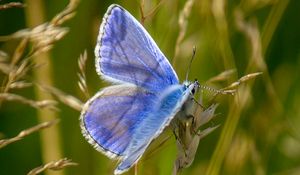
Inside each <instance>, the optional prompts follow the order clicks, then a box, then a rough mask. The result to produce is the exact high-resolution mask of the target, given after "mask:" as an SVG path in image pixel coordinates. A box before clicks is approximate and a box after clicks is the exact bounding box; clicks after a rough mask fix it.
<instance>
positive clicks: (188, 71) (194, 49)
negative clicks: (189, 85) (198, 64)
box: [185, 46, 196, 81]
mask: <svg viewBox="0 0 300 175" xmlns="http://www.w3.org/2000/svg"><path fill="white" fill-rule="evenodd" d="M195 55H196V46H194V47H193V55H192V58H191V60H190V62H189V67H188V70H187V72H186V75H185V81H187V80H188V78H189V73H190V71H191V66H192V62H193V60H194V57H195Z"/></svg>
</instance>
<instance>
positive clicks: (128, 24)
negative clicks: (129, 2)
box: [95, 5, 178, 92]
mask: <svg viewBox="0 0 300 175" xmlns="http://www.w3.org/2000/svg"><path fill="white" fill-rule="evenodd" d="M95 54H96V57H97V59H96V67H97V70H98V73H99V74H100V75H101V77H102V78H104V79H107V80H109V81H111V82H120V83H122V82H126V83H131V84H135V85H137V86H140V87H143V88H145V89H147V90H149V91H151V92H159V91H162V90H164V89H165V88H166V87H168V86H170V85H173V84H178V78H177V75H176V73H175V71H174V70H173V68H172V67H171V65H170V63H169V61H168V60H167V59H166V58H165V56H164V55H163V53H162V52H161V51H160V50H159V48H158V47H157V45H156V44H155V42H154V41H153V39H152V38H151V37H150V35H149V34H148V33H147V31H146V30H145V29H144V28H143V26H142V25H141V24H140V23H139V22H138V21H137V20H136V19H135V18H134V17H133V16H131V15H130V14H129V13H128V12H127V11H126V10H124V9H123V8H122V7H120V6H118V5H112V6H110V7H109V9H108V11H107V12H106V14H105V16H104V18H103V21H102V24H101V27H100V33H99V37H98V42H97V46H96V49H95Z"/></svg>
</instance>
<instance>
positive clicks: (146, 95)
mask: <svg viewBox="0 0 300 175" xmlns="http://www.w3.org/2000/svg"><path fill="white" fill-rule="evenodd" d="M95 55H96V70H97V73H98V74H99V76H100V77H101V78H102V79H104V80H107V81H108V82H111V83H112V84H114V85H112V86H109V87H106V88H104V89H102V90H101V91H99V92H98V93H96V95H94V96H93V97H92V98H91V99H89V100H88V101H87V102H86V103H85V105H84V106H83V109H82V112H81V116H80V125H81V129H82V133H83V135H84V137H85V138H86V139H87V141H88V142H89V143H90V144H91V145H93V146H94V148H95V149H96V150H98V151H100V152H102V153H103V154H104V155H106V156H108V157H109V158H111V159H118V160H120V163H119V164H118V166H117V168H116V169H115V171H114V173H115V174H121V173H123V172H125V171H127V170H128V169H129V168H131V167H132V166H133V165H134V164H136V163H137V162H138V160H139V159H140V158H141V156H142V155H143V153H144V152H145V150H146V149H147V147H148V146H149V144H150V143H151V142H152V141H153V140H154V139H155V138H156V137H158V136H159V135H160V133H161V132H162V131H163V130H164V129H165V128H166V126H168V125H169V124H170V122H171V121H172V119H173V118H174V117H175V116H176V114H177V116H186V115H187V114H185V115H178V114H179V113H181V114H182V113H185V112H186V111H187V106H190V105H189V104H190V103H191V101H192V99H193V96H194V93H195V91H196V90H197V88H198V87H199V83H198V81H194V82H188V81H185V82H184V83H182V84H180V83H179V80H178V76H177V75H176V72H175V71H174V69H173V68H172V66H171V64H170V63H169V61H168V59H167V58H166V57H165V56H164V54H163V53H162V52H161V51H160V49H159V48H158V46H157V45H156V43H155V42H154V40H153V39H152V38H151V36H150V35H149V34H148V32H147V31H146V30H145V29H144V27H143V26H142V25H141V24H140V23H139V22H138V21H137V20H136V19H135V18H134V17H133V16H132V15H131V14H130V13H129V12H127V11H126V10H125V9H124V8H122V7H121V6H119V5H115V4H113V5H111V6H110V7H109V8H108V10H107V12H106V13H105V15H104V17H103V21H102V24H101V25H100V31H99V35H98V40H97V44H96V48H95Z"/></svg>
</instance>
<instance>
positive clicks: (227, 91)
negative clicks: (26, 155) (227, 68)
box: [199, 84, 236, 95]
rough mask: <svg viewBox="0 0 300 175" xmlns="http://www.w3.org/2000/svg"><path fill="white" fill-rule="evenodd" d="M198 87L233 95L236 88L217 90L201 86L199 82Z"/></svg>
mask: <svg viewBox="0 0 300 175" xmlns="http://www.w3.org/2000/svg"><path fill="white" fill-rule="evenodd" d="M199 87H200V88H201V89H205V90H208V91H211V92H214V93H216V94H223V95H226V94H230V95H234V94H235V92H236V90H217V89H214V88H211V87H207V86H203V85H201V84H199Z"/></svg>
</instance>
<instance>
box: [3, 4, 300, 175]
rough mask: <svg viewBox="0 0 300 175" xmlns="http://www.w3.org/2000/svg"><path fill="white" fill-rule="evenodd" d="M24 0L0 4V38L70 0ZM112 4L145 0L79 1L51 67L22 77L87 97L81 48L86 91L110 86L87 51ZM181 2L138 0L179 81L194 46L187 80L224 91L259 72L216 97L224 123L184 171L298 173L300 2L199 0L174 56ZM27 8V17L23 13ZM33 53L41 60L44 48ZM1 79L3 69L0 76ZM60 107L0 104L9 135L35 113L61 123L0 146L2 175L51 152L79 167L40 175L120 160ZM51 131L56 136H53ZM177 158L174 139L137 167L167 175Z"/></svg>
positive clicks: (81, 172) (133, 8) (99, 170)
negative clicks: (219, 78) (82, 73)
mask: <svg viewBox="0 0 300 175" xmlns="http://www.w3.org/2000/svg"><path fill="white" fill-rule="evenodd" d="M8 2H11V1H6V0H3V1H0V4H5V3H8ZM22 2H23V3H25V4H26V6H25V7H24V8H10V9H5V10H0V35H1V36H4V35H8V34H11V33H14V32H16V31H18V30H21V29H24V28H27V27H28V25H31V24H29V23H30V20H31V18H34V17H37V18H38V17H41V19H42V20H43V21H44V22H46V21H49V20H51V19H52V18H53V17H54V16H55V15H56V14H57V13H59V12H60V11H61V10H62V9H64V8H65V7H66V6H67V4H68V2H69V1H67V0H51V1H46V0H45V1H38V0H33V1H22ZM38 2H40V3H38ZM112 3H117V4H120V5H121V6H123V7H124V8H125V9H127V10H128V11H129V12H130V13H131V14H132V15H133V16H135V17H136V18H137V19H138V20H140V19H141V13H140V9H139V5H140V3H141V2H140V1H137V0H136V1H109V0H84V1H81V2H80V3H79V5H78V8H77V9H76V10H75V11H76V15H75V16H74V17H73V18H72V19H70V20H69V21H67V22H66V23H64V24H63V25H62V26H63V27H67V28H68V29H69V32H68V33H67V35H66V36H65V37H64V38H62V39H61V40H60V41H58V42H56V43H55V44H54V47H53V49H52V50H50V51H49V52H48V56H49V60H50V63H51V64H50V65H44V66H41V67H39V68H38V69H36V70H34V71H30V72H29V73H28V75H27V76H26V79H27V80H29V81H32V82H35V81H38V82H40V81H42V83H43V81H44V80H45V79H47V80H45V81H46V82H48V83H49V82H50V83H51V85H52V86H54V87H56V88H58V89H60V90H62V91H63V92H65V93H67V94H70V95H72V96H75V97H77V98H79V99H81V100H82V101H85V100H86V99H85V98H84V95H83V94H82V93H81V91H80V89H79V87H78V86H77V83H78V77H77V72H78V63H77V62H78V57H79V55H80V54H82V53H83V52H84V50H87V53H88V60H87V69H86V75H87V85H88V89H89V91H90V93H91V95H93V94H94V93H96V92H97V91H98V90H99V89H100V88H102V87H104V86H107V85H108V84H107V83H104V82H103V81H101V80H100V78H99V77H98V75H97V74H96V71H95V67H94V54H93V51H94V47H95V43H96V38H97V35H98V28H99V25H100V23H101V19H102V17H103V15H104V13H105V11H106V9H107V7H108V6H109V5H110V4H112ZM185 3H186V1H183V0H163V1H162V2H161V3H160V1H158V0H157V1H155V0H154V1H152V0H145V2H144V12H145V14H148V13H149V12H151V11H152V10H153V9H154V8H155V7H157V5H158V4H160V5H159V6H158V8H157V9H156V11H155V12H154V13H153V14H152V15H150V16H148V17H147V18H146V20H145V23H144V26H145V28H146V29H147V31H149V33H150V35H151V36H152V37H153V38H154V40H155V41H156V43H157V44H158V46H159V47H160V48H161V50H162V51H163V52H164V53H165V55H166V56H167V57H168V58H169V59H170V62H172V59H173V58H174V57H176V61H175V65H174V67H175V69H176V72H177V74H178V75H179V78H180V80H181V81H182V80H183V79H184V76H185V72H186V68H187V66H188V62H189V59H190V57H191V54H192V48H193V46H194V45H195V46H196V47H197V52H196V59H195V60H194V62H193V64H192V69H191V74H190V77H191V79H194V78H198V79H199V80H200V82H201V83H202V84H206V85H209V86H212V87H215V88H222V87H225V86H227V85H229V84H230V83H232V82H234V81H236V80H237V79H238V78H239V77H242V76H244V75H246V74H248V73H252V72H263V75H262V76H259V77H257V78H256V79H255V80H251V81H249V82H247V83H244V84H243V85H242V86H241V87H240V89H239V93H238V94H237V95H236V97H231V96H222V97H220V98H217V99H216V100H215V101H216V102H218V103H220V105H219V107H218V109H217V113H218V114H219V115H218V117H217V118H216V119H215V120H214V121H213V122H211V123H210V124H209V125H211V126H214V125H217V124H221V126H220V127H219V128H218V129H217V130H216V131H214V132H213V133H212V134H210V135H208V136H207V137H205V138H204V139H203V140H201V142H200V145H199V149H198V152H197V155H196V158H195V161H194V163H193V164H192V166H191V167H189V168H187V169H185V170H184V171H183V172H182V174H186V175H187V174H189V175H190V174H191V175H192V174H195V175H196V174H208V175H212V174H243V175H248V174H249V175H250V174H255V175H265V174H274V175H285V174H293V175H296V174H300V107H299V105H300V90H299V88H300V21H299V17H300V1H297V0H240V1H239V0H230V1H226V0H212V1H211V0H195V1H194V3H193V4H192V7H191V9H190V14H189V16H188V17H187V18H186V19H185V22H186V24H187V26H186V32H185V35H184V38H183V40H182V41H181V42H180V43H179V44H178V50H177V54H175V48H176V40H178V35H179V33H180V28H179V25H178V19H179V14H180V12H181V11H182V9H183V8H184V6H185ZM32 6H34V8H32ZM33 11H34V12H35V13H34V15H33V17H32V16H30V15H29V14H32V13H33ZM41 23H42V22H41ZM41 23H40V24H41ZM19 42H20V39H12V40H9V41H4V42H0V49H1V50H2V51H4V52H6V53H7V54H8V55H12V54H13V53H14V51H15V49H16V47H17V45H18V43H19ZM36 58H37V59H43V58H42V56H40V55H37V56H36ZM42 62H43V60H42ZM45 62H46V61H45ZM45 67H47V68H49V69H50V70H48V71H47V72H48V74H46V75H47V76H46V77H43V78H41V77H40V78H39V79H38V78H36V77H39V76H38V75H39V74H43V73H42V72H43V71H44V69H45ZM229 69H235V70H236V72H235V73H234V74H233V75H232V76H230V77H229V78H228V80H226V81H223V82H218V83H214V84H211V83H206V81H207V80H208V79H210V78H211V77H213V76H216V75H217V74H219V73H221V72H223V71H225V70H229ZM4 79H5V76H4V75H3V74H1V81H4ZM12 92H13V93H17V94H19V95H22V96H25V97H27V98H30V99H37V98H39V97H40V95H38V93H37V91H36V90H35V88H32V87H30V88H25V89H21V90H13V91H12ZM44 93H45V92H44ZM204 104H206V102H205V101H204ZM58 108H59V112H47V111H46V112H40V110H37V109H34V108H32V107H29V106H27V105H24V104H21V103H18V102H6V101H4V102H2V104H1V108H0V138H10V137H14V136H15V135H17V134H18V133H19V132H20V131H22V130H24V129H26V128H29V127H32V126H34V125H36V124H38V123H40V122H41V121H42V120H43V119H41V117H38V115H49V116H45V118H46V119H47V117H49V119H51V117H52V118H53V117H55V118H59V119H60V122H59V124H58V125H57V126H58V127H57V128H54V130H55V131H56V132H58V134H57V135H51V134H50V136H47V135H44V134H42V132H37V133H34V134H31V135H29V136H27V137H25V138H24V139H23V140H20V141H17V142H16V143H12V144H10V145H8V146H6V147H4V148H2V149H0V174H1V175H2V174H3V175H19V174H26V173H28V172H29V171H30V170H31V169H33V168H35V167H37V166H40V165H42V164H45V163H47V161H45V160H47V158H46V157H47V156H46V155H47V154H50V155H53V156H54V157H55V156H56V155H57V157H56V159H59V158H63V157H67V158H70V159H72V160H73V161H74V162H77V163H79V165H78V166H74V167H68V168H65V169H64V170H62V171H59V172H53V171H46V172H45V173H44V174H49V175H54V174H57V175H58V174H60V175H63V174H65V175H71V174H72V175H75V174H77V175H100V174H112V172H113V169H114V166H115V165H116V163H115V162H113V161H111V160H109V159H108V158H106V157H105V156H103V155H102V154H101V153H99V152H97V151H96V150H94V149H93V148H92V147H91V146H90V145H89V144H88V143H87V142H86V140H85V139H84V138H83V136H82V134H81V131H80V127H79V120H78V119H79V115H80V113H79V112H78V111H76V110H74V109H72V108H70V107H68V106H66V105H65V104H62V103H60V104H59V105H58ZM42 118H43V117H42ZM45 118H44V119H45ZM49 129H50V128H49ZM46 130H48V129H45V131H46ZM50 131H51V130H50ZM169 134H170V132H169ZM45 137H46V138H45ZM47 137H55V138H54V140H55V142H52V140H51V138H47ZM45 145H46V146H45ZM45 147H47V148H46V149H48V150H46V151H45ZM49 148H53V149H50V150H49ZM46 152H48V153H46ZM175 156H176V145H175V141H174V138H173V137H172V138H171V139H170V140H169V141H168V142H167V143H166V144H165V145H164V146H163V148H160V149H159V150H158V151H157V152H155V154H151V155H149V156H147V154H146V155H145V157H147V158H146V159H145V160H142V161H141V162H140V163H139V173H138V174H162V175H164V174H171V171H172V166H173V161H174V159H175ZM50 157H51V156H50ZM42 174H43V173H42ZM128 174H133V171H132V170H131V171H129V172H128Z"/></svg>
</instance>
